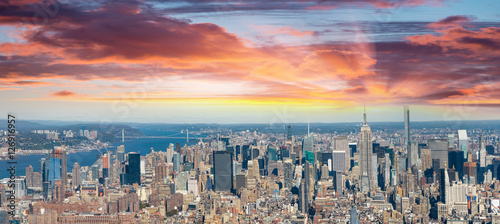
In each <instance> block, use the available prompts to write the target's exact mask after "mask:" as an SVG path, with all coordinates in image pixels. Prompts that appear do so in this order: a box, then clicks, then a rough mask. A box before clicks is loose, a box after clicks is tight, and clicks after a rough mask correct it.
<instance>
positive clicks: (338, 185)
mask: <svg viewBox="0 0 500 224" xmlns="http://www.w3.org/2000/svg"><path fill="white" fill-rule="evenodd" d="M333 177H334V178H333V184H334V187H335V191H336V192H337V194H338V195H343V188H344V180H343V177H342V172H334V176H333Z"/></svg>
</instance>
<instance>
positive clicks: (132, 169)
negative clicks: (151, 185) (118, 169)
mask: <svg viewBox="0 0 500 224" xmlns="http://www.w3.org/2000/svg"><path fill="white" fill-rule="evenodd" d="M127 182H128V184H129V185H132V184H134V183H137V184H139V185H140V184H141V154H138V153H135V152H131V153H129V154H128V165H127Z"/></svg>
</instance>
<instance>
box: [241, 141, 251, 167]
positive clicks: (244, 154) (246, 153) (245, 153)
mask: <svg viewBox="0 0 500 224" xmlns="http://www.w3.org/2000/svg"><path fill="white" fill-rule="evenodd" d="M250 154H251V152H250V145H243V146H241V159H242V161H243V163H242V164H241V165H242V167H243V169H248V159H249V157H250V156H251V155H250Z"/></svg>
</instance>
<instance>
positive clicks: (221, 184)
mask: <svg viewBox="0 0 500 224" xmlns="http://www.w3.org/2000/svg"><path fill="white" fill-rule="evenodd" d="M213 161H214V162H213V166H214V190H215V191H231V190H233V153H232V152H229V151H214V152H213ZM253 165H256V166H258V163H257V164H253Z"/></svg>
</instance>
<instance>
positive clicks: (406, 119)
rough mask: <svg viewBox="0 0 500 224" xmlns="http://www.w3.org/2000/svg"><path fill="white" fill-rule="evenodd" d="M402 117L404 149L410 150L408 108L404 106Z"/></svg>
mask: <svg viewBox="0 0 500 224" xmlns="http://www.w3.org/2000/svg"><path fill="white" fill-rule="evenodd" d="M404 116H405V143H406V144H405V145H406V149H407V150H409V149H410V141H411V138H410V135H411V134H410V106H408V105H405V106H404Z"/></svg>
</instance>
